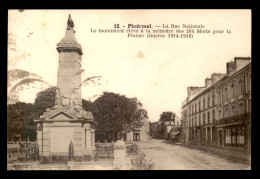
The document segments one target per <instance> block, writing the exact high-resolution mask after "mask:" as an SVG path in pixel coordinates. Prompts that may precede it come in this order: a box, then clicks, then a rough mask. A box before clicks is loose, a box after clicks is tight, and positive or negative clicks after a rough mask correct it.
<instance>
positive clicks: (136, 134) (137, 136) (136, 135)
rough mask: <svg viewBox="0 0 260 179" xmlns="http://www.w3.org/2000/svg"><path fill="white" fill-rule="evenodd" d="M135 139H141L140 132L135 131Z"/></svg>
mask: <svg viewBox="0 0 260 179" xmlns="http://www.w3.org/2000/svg"><path fill="white" fill-rule="evenodd" d="M134 141H140V133H134Z"/></svg>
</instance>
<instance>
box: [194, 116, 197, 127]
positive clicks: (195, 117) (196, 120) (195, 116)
mask: <svg viewBox="0 0 260 179" xmlns="http://www.w3.org/2000/svg"><path fill="white" fill-rule="evenodd" d="M194 126H197V117H196V116H195V125H194Z"/></svg>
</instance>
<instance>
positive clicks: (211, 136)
mask: <svg viewBox="0 0 260 179" xmlns="http://www.w3.org/2000/svg"><path fill="white" fill-rule="evenodd" d="M210 140H211V141H212V126H211V127H210Z"/></svg>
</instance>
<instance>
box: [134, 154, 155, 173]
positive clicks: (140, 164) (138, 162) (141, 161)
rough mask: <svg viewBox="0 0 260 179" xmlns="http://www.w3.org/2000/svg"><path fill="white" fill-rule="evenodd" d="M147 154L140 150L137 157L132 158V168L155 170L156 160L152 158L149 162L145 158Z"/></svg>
mask: <svg viewBox="0 0 260 179" xmlns="http://www.w3.org/2000/svg"><path fill="white" fill-rule="evenodd" d="M145 156H146V155H145V154H144V153H143V152H140V151H139V152H138V155H137V157H135V158H134V159H132V160H131V164H132V168H131V169H132V170H153V168H154V166H155V165H154V162H152V159H150V161H149V162H148V161H147V160H146V158H145Z"/></svg>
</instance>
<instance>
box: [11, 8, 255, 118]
mask: <svg viewBox="0 0 260 179" xmlns="http://www.w3.org/2000/svg"><path fill="white" fill-rule="evenodd" d="M69 14H71V17H72V20H73V21H74V30H75V31H76V34H75V36H76V39H77V41H78V43H80V44H81V45H82V50H83V56H82V69H84V70H85V71H84V73H83V74H82V81H83V80H84V79H86V78H87V77H91V76H103V79H102V85H99V86H86V87H83V88H82V97H83V98H84V99H87V98H89V97H91V96H93V95H98V94H102V92H103V91H111V92H115V93H119V94H122V95H126V96H127V97H137V98H138V99H139V100H140V101H141V102H142V103H143V106H144V107H145V108H146V110H147V112H148V115H149V118H150V121H152V122H153V121H157V120H158V119H159V115H160V114H161V113H162V112H163V111H173V112H175V113H177V114H179V112H180V107H181V102H182V101H183V100H184V99H185V98H186V97H187V87H188V86H204V83H205V78H207V77H210V75H211V74H212V73H214V72H219V73H225V72H226V62H228V61H230V60H232V59H234V57H250V56H251V12H250V11H249V10H210V11H209V10H189V11H188V10H25V11H22V12H19V11H18V10H11V11H9V17H8V33H12V34H13V36H14V38H15V40H16V51H15V52H14V51H12V52H11V53H10V51H9V53H8V64H9V66H8V69H9V70H10V69H23V70H27V71H29V72H32V73H35V74H37V75H39V76H41V77H43V78H44V79H45V80H46V81H47V82H48V83H50V84H51V85H53V86H56V84H57V72H58V71H57V68H58V58H59V54H58V52H57V50H56V45H57V43H59V42H60V40H61V39H62V38H63V37H64V35H65V30H66V27H67V19H68V15H69ZM114 24H120V26H122V25H125V26H127V24H152V25H162V24H178V25H182V24H196V25H199V24H203V25H205V29H209V30H214V29H216V30H225V31H226V30H227V29H229V30H231V34H226V33H225V34H215V35H213V34H212V33H211V34H194V38H193V39H180V38H178V39H176V38H175V39H173V38H172V39H170V38H165V39H158V38H154V39H146V38H128V37H127V34H120V33H117V34H115V33H114V34H112V33H106V34H100V33H91V32H90V30H91V28H92V29H112V28H114ZM35 94H36V93H35ZM35 94H34V93H32V92H30V93H24V94H23V95H22V96H20V100H21V101H25V102H34V98H35Z"/></svg>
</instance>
